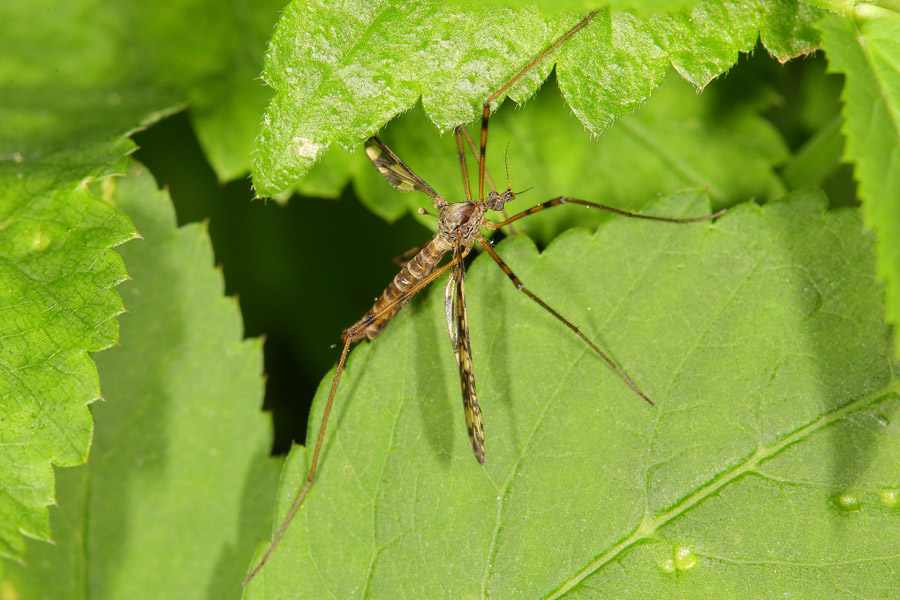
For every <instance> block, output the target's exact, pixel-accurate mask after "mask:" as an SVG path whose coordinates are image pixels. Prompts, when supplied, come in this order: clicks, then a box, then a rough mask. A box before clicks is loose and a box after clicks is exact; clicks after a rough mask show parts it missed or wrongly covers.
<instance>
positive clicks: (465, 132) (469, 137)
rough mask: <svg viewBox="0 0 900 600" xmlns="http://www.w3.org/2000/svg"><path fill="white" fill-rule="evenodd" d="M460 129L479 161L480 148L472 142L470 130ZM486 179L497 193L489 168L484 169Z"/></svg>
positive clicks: (473, 154)
mask: <svg viewBox="0 0 900 600" xmlns="http://www.w3.org/2000/svg"><path fill="white" fill-rule="evenodd" d="M459 129H461V130H462V133H463V136H464V137H465V138H466V144H468V145H469V150H471V151H472V156H474V157H475V160H479V159H480V156H481V155H480V154H479V153H478V148H476V147H475V142H473V141H472V136H471V135H469V130H468V129H466V128H465V127H460V128H459ZM484 178H485V180H486V181H487V183H488V187H489V188H491V191H492V192H496V191H497V186H496V185H494V180H493V179H492V178H491V174H490V172H489V171H488V170H487V167H485V168H484ZM504 217H505V215H504Z"/></svg>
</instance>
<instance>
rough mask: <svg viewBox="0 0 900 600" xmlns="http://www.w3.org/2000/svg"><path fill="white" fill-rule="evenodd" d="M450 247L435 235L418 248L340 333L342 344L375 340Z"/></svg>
mask: <svg viewBox="0 0 900 600" xmlns="http://www.w3.org/2000/svg"><path fill="white" fill-rule="evenodd" d="M451 249H452V246H451V245H450V244H448V243H447V242H446V241H444V239H443V238H441V236H435V238H434V239H433V240H431V241H430V242H429V243H428V245H427V246H425V247H424V248H422V249H421V250H420V251H419V253H418V254H416V255H415V256H414V257H413V258H412V260H410V261H409V262H408V263H406V265H405V266H404V267H403V268H402V269H400V272H399V273H397V275H396V276H395V277H394V280H393V281H391V283H390V284H389V285H388V286H387V288H386V289H385V290H384V292H382V293H381V296H379V298H378V300H376V301H375V304H373V305H372V308H371V309H369V311H368V312H367V313H366V314H365V316H363V318H362V319H360V320H359V321H357V322H356V323H355V324H354V325H353V326H352V327H350V328H348V329H346V330H344V334H343V335H342V336H341V339H342V340H343V341H346V340H347V338H350V339H351V340H353V341H354V342H356V341H359V340H361V339H363V338H368V339H370V340H373V339H375V336H377V335H378V334H379V333H381V330H382V329H384V326H385V325H387V322H388V321H390V320H391V318H392V317H393V316H394V315H396V314H397V313H398V312H399V311H400V309H401V308H403V305H404V304H406V302H407V300H408V299H409V298H403V296H404V295H405V294H407V293H408V292H409V290H410V289H412V287H413V286H414V285H416V284H417V283H419V282H420V281H422V280H423V279H425V277H427V276H428V274H429V273H431V271H432V270H434V267H435V265H437V263H438V261H440V260H441V258H443V256H444V254H446V253H447V252H449V251H450V250H451Z"/></svg>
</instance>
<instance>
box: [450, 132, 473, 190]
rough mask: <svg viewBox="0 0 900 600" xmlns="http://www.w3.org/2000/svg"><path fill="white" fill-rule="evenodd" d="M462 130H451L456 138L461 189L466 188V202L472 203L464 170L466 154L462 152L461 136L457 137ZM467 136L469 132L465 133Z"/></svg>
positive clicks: (465, 169) (467, 174) (466, 171)
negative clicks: (461, 179)
mask: <svg viewBox="0 0 900 600" xmlns="http://www.w3.org/2000/svg"><path fill="white" fill-rule="evenodd" d="M460 129H463V128H462V127H457V128H456V129H454V130H453V135H454V136H455V137H456V153H457V155H458V156H459V168H460V170H461V171H462V178H463V187H465V188H466V200H467V201H468V202H471V201H472V190H471V189H469V169H467V168H466V153H465V151H464V150H463V144H462V136H460V135H459V130H460ZM468 136H469V132H468V131H467V132H466V137H468Z"/></svg>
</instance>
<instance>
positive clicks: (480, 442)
mask: <svg viewBox="0 0 900 600" xmlns="http://www.w3.org/2000/svg"><path fill="white" fill-rule="evenodd" d="M453 258H454V260H456V265H455V266H454V267H453V270H452V271H451V272H450V279H449V280H448V281H447V288H446V290H445V291H444V311H445V313H446V317H447V327H448V329H449V331H450V344H451V345H452V346H453V352H454V354H456V362H457V364H458V365H459V382H460V385H461V386H462V397H463V408H464V409H465V411H466V428H467V429H468V430H469V441H470V442H472V450H473V451H474V452H475V459H476V460H477V461H478V462H479V463H481V464H484V426H483V424H482V422H481V407H480V406H478V396H477V395H476V394H475V367H474V365H473V364H472V346H471V345H470V344H469V319H468V317H467V316H466V290H465V266H464V263H463V260H462V258H463V257H462V252H461V250H460V247H459V246H457V247H455V248H454V249H453Z"/></svg>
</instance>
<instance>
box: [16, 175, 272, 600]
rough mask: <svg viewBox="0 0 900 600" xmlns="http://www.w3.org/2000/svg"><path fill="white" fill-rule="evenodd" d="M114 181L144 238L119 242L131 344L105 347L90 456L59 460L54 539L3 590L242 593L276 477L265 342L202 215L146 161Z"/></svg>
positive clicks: (37, 594)
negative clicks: (67, 463)
mask: <svg viewBox="0 0 900 600" xmlns="http://www.w3.org/2000/svg"><path fill="white" fill-rule="evenodd" d="M109 187H110V188H112V187H114V188H115V189H114V191H113V190H112V189H109V190H108V192H110V193H111V196H110V199H111V201H112V203H113V205H115V206H116V207H117V208H119V209H120V210H122V211H123V212H125V213H126V214H128V215H129V216H130V217H131V218H132V219H133V220H134V222H135V224H136V225H137V227H138V228H139V229H140V232H141V235H142V236H143V239H142V240H140V241H137V242H132V243H130V244H128V245H126V246H124V247H123V248H122V249H121V254H122V256H123V258H124V259H125V261H126V262H127V264H128V265H129V272H130V274H131V276H132V281H129V282H127V283H125V284H123V285H122V286H121V288H120V290H121V293H122V299H123V301H124V303H125V306H126V307H127V308H128V313H127V314H126V315H123V316H122V318H121V321H122V325H121V336H120V343H121V345H120V346H119V347H117V348H115V349H112V350H109V351H106V352H103V353H101V354H99V355H97V356H96V361H97V365H98V370H99V372H100V377H101V381H102V382H103V390H104V397H105V399H106V402H103V403H98V404H95V405H94V406H93V407H92V412H93V415H94V418H95V420H96V430H95V437H94V446H93V448H92V451H91V460H90V464H89V465H88V466H84V467H81V468H78V469H71V470H65V471H62V472H61V473H60V476H59V494H58V499H59V505H60V507H59V509H56V510H54V511H53V531H54V539H55V542H56V543H55V545H53V546H50V545H46V544H39V543H32V544H31V545H30V546H29V548H28V554H27V556H26V559H27V563H28V564H27V566H18V565H12V566H9V567H8V568H7V573H6V576H7V582H6V584H5V585H6V586H7V587H6V588H5V589H6V591H7V593H9V590H10V589H12V590H14V592H15V594H16V596H15V597H21V598H87V597H95V596H96V592H95V591H96V590H99V591H101V595H102V596H104V597H110V598H227V597H232V598H233V597H237V596H238V595H239V593H240V591H239V590H240V585H239V584H240V580H241V578H242V576H241V568H242V566H243V565H245V564H246V562H247V561H248V560H249V554H250V551H251V549H252V547H253V540H254V539H255V538H257V537H258V536H259V535H260V534H261V533H263V532H264V531H265V529H264V523H266V522H267V521H268V520H269V519H270V518H271V508H270V506H271V505H270V500H269V498H270V494H271V492H272V491H274V483H275V480H276V468H277V464H276V463H275V462H274V461H271V460H270V459H268V457H267V454H268V450H269V444H270V436H271V432H270V426H269V422H268V421H269V420H268V418H267V417H266V416H265V415H264V414H262V413H261V412H259V406H260V404H261V400H262V380H261V378H260V371H261V369H262V364H261V348H260V343H259V341H258V340H242V339H241V337H242V326H241V320H240V317H239V313H238V309H237V306H236V303H235V302H234V300H233V299H231V298H225V297H223V296H222V285H223V284H222V277H221V273H220V272H219V271H218V270H217V269H215V268H214V267H213V255H212V249H211V247H210V245H209V240H208V238H207V234H206V231H205V228H204V227H203V226H201V225H197V224H195V225H188V226H185V227H182V228H177V227H176V225H175V214H174V211H173V209H172V206H171V203H170V201H169V199H168V196H167V194H165V193H163V192H159V191H158V190H157V189H156V185H155V183H154V181H153V179H152V178H151V177H150V176H148V175H142V174H140V171H139V170H138V169H133V170H132V171H131V172H130V174H129V176H128V177H127V178H125V179H122V180H118V181H117V182H116V184H115V186H109Z"/></svg>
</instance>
